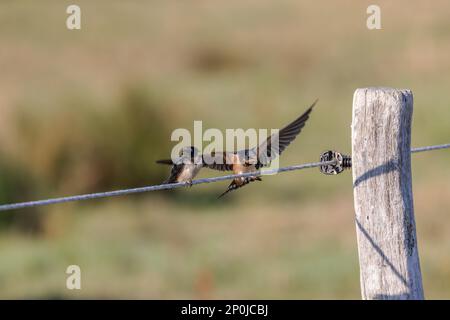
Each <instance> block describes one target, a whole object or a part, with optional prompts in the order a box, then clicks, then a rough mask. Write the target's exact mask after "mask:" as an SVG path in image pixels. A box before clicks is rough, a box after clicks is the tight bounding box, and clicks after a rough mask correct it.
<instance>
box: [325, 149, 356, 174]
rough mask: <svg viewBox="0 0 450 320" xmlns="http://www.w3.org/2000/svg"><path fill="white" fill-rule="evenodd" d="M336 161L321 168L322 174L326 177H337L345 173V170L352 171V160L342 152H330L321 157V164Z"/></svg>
mask: <svg viewBox="0 0 450 320" xmlns="http://www.w3.org/2000/svg"><path fill="white" fill-rule="evenodd" d="M333 160H334V161H335V163H334V164H327V165H323V166H320V172H322V173H323V174H326V175H336V174H339V173H341V172H342V171H344V170H345V169H351V167H352V158H351V157H350V156H347V155H343V154H342V153H340V152H337V151H333V150H329V151H326V152H324V153H322V155H321V156H320V162H329V161H333Z"/></svg>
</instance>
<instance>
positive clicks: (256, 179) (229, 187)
mask: <svg viewBox="0 0 450 320" xmlns="http://www.w3.org/2000/svg"><path fill="white" fill-rule="evenodd" d="M253 181H262V179H261V177H247V178H245V180H244V183H243V184H241V185H238V184H237V183H236V181H235V180H233V181H232V182H231V183H230V185H229V186H228V188H227V190H225V192H223V193H222V194H221V195H220V196H218V197H217V199H220V198H222V197H223V196H224V195H226V194H227V193H228V192H231V191H233V190H236V189H239V188H241V187H243V186H245V185H247V184H249V183H250V182H253Z"/></svg>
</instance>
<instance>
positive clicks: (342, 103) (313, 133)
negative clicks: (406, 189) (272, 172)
mask: <svg viewBox="0 0 450 320" xmlns="http://www.w3.org/2000/svg"><path fill="white" fill-rule="evenodd" d="M77 4H78V5H79V6H80V7H81V10H82V29H81V30H72V31H69V30H67V28H66V25H65V21H66V18H67V14H66V7H67V5H68V3H67V2H61V1H47V0H45V1H44V0H41V1H39V2H36V1H3V2H1V3H0V42H1V46H0V110H1V116H0V202H1V203H10V202H18V201H28V200H35V199H41V198H49V197H56V196H64V195H72V194H80V193H88V192H98V191H108V190H114V189H120V188H130V187H138V186H144V185H151V184H159V183H160V182H161V181H163V180H164V179H165V178H166V177H167V176H168V174H169V168H168V167H166V166H161V165H158V164H155V160H157V159H160V158H167V157H168V156H169V155H170V151H171V149H172V147H173V146H174V144H175V143H174V142H171V141H170V135H171V133H172V131H173V130H174V129H176V128H187V129H189V130H192V129H193V124H194V120H202V121H203V126H204V129H207V128H218V129H220V130H225V129H227V128H279V127H282V126H283V125H285V124H287V123H289V122H290V121H292V120H293V119H295V118H296V117H297V116H299V115H300V114H301V113H302V112H303V111H304V110H306V108H307V107H308V106H309V105H310V104H311V103H312V102H313V101H314V100H315V99H316V98H319V102H318V104H317V106H316V108H315V110H314V111H313V113H312V115H311V118H310V120H309V121H308V123H307V124H306V127H305V128H304V129H303V131H302V133H301V134H300V136H299V137H298V138H297V139H296V140H295V141H294V142H293V143H292V144H291V145H290V146H289V147H288V148H287V149H286V151H285V152H284V153H283V155H282V157H281V161H280V164H281V166H286V165H292V164H300V163H305V162H315V161H318V159H319V156H320V154H321V153H322V152H323V151H325V150H329V149H335V150H339V151H341V152H344V153H350V151H351V141H350V124H351V111H352V98H353V92H354V90H355V89H356V88H358V87H366V86H389V87H399V88H409V89H411V90H412V91H413V93H414V116H413V119H414V121H413V128H412V145H413V146H414V147H416V146H423V145H432V144H440V143H450V126H449V125H450V90H449V89H450V58H449V57H450V19H449V14H450V2H449V1H444V0H442V1H433V2H425V1H406V0H402V1H395V2H393V1H378V4H379V5H380V7H381V9H382V29H381V30H372V31H370V30H368V29H367V27H366V19H367V14H366V8H367V6H368V5H369V4H372V2H369V1H356V0H354V1H336V2H326V1H316V2H310V1H294V0H278V1H269V0H258V1H256V0H252V1H237V0H231V1H206V0H203V1H200V0H195V1H194V0H192V1H175V0H170V1H168V0H165V1H159V0H152V1H146V2H143V1H137V0H132V1H126V2H125V1H118V0H112V1H87V0H80V1H77ZM449 163H450V152H449V151H448V150H445V151H435V152H429V153H423V154H417V155H413V156H412V166H413V192H414V206H415V217H416V222H417V234H418V247H419V254H420V260H421V269H422V276H423V282H424V290H425V296H426V298H437V299H449V298H450V209H449V208H450V197H449V195H450V166H449ZM218 174H221V173H218V172H214V171H208V170H207V169H205V170H203V171H202V172H201V174H200V175H199V177H200V178H201V177H211V176H216V175H218ZM228 183H229V182H220V183H214V184H207V185H199V186H194V187H192V188H181V189H177V190H171V191H160V192H152V193H146V194H140V195H132V196H126V197H118V198H114V199H102V200H93V201H86V202H82V203H69V204H60V205H54V206H48V207H42V208H36V209H24V210H18V211H10V212H0V252H1V261H0V298H138V299H147V298H149V299H165V298H172V299H182V298H186V299H231V298H235V299H240V298H256V299H359V298H360V287H359V266H358V253H357V246H356V233H355V224H354V209H353V194H352V178H351V172H345V173H343V174H341V175H339V176H324V175H321V174H320V172H319V170H318V169H310V170H304V171H296V172H290V173H283V174H279V175H276V176H267V177H263V182H258V183H253V184H251V185H249V186H246V187H245V188H243V189H240V190H238V191H235V192H233V193H230V194H229V195H227V196H226V197H223V198H221V199H217V196H218V195H219V194H220V193H221V192H223V191H224V190H225V188H226V187H227V186H228ZM72 264H76V265H79V266H80V267H81V270H82V289H81V290H68V289H66V278H67V274H66V273H65V272H66V268H67V266H68V265H72Z"/></svg>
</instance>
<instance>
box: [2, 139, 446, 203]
mask: <svg viewBox="0 0 450 320" xmlns="http://www.w3.org/2000/svg"><path fill="white" fill-rule="evenodd" d="M448 148H450V143H449V144H441V145H435V146H426V147H420V148H413V149H411V153H418V152H426V151H432V150H440V149H448ZM334 164H336V160H331V161H323V162H311V163H305V164H299V165H293V166H288V167H283V168H278V169H270V170H259V171H255V172H247V173H242V174H230V175H225V176H220V177H213V178H204V179H197V180H193V181H192V185H197V184H203V183H212V182H218V181H224V180H230V179H234V178H241V177H251V176H257V175H272V174H277V173H282V172H289V171H295V170H303V169H310V168H316V167H320V166H327V165H334ZM185 186H189V184H188V183H186V182H178V183H171V184H160V185H154V186H146V187H140V188H132V189H122V190H115V191H108V192H98V193H89V194H82V195H76V196H68V197H61V198H52V199H46V200H37V201H28V202H19V203H11V204H3V205H0V211H7V210H15V209H23V208H30V207H38V206H46V205H51V204H57V203H65V202H73V201H83V200H91V199H98V198H107V197H117V196H123V195H129V194H134V193H143V192H150V191H158V190H169V189H175V188H179V187H185Z"/></svg>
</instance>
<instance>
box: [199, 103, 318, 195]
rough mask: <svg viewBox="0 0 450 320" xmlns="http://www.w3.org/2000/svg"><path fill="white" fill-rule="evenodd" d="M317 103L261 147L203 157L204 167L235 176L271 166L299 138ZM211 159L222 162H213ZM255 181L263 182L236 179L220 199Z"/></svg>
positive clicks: (257, 179)
mask: <svg viewBox="0 0 450 320" xmlns="http://www.w3.org/2000/svg"><path fill="white" fill-rule="evenodd" d="M316 103H317V100H316V101H315V102H314V103H313V104H312V105H311V106H310V107H309V108H308V109H307V110H306V111H305V112H304V113H303V114H302V115H301V116H300V117H298V118H297V119H295V120H294V121H293V122H291V123H290V124H288V125H287V126H285V127H284V128H283V129H281V130H279V131H278V133H274V134H272V135H271V136H270V137H268V138H267V139H266V140H265V141H264V142H263V143H261V144H260V145H259V146H257V147H254V148H252V149H245V150H240V151H236V152H218V153H211V154H210V155H203V166H204V167H208V168H210V169H214V170H220V171H233V173H234V174H242V173H247V172H254V171H258V170H259V169H260V168H261V167H264V166H268V165H270V162H271V161H272V160H274V159H275V158H276V157H278V156H279V155H281V153H282V152H283V151H284V150H285V149H286V148H287V146H288V145H289V144H290V143H291V142H292V141H294V140H295V138H296V137H297V136H298V134H299V133H300V131H301V130H302V128H303V127H304V126H305V123H306V121H307V120H308V119H309V115H310V113H311V111H312V110H313V108H314V106H315V104H316ZM211 158H213V159H215V160H217V159H219V160H220V161H212V160H211ZM253 181H261V177H259V176H256V175H255V176H250V177H239V178H235V179H233V181H232V182H231V183H230V185H229V186H228V188H227V189H226V190H225V192H223V193H222V194H221V195H220V196H219V198H220V197H223V196H224V195H225V194H227V193H228V192H231V191H233V190H236V189H238V188H241V187H243V186H245V185H247V184H249V183H250V182H253Z"/></svg>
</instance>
